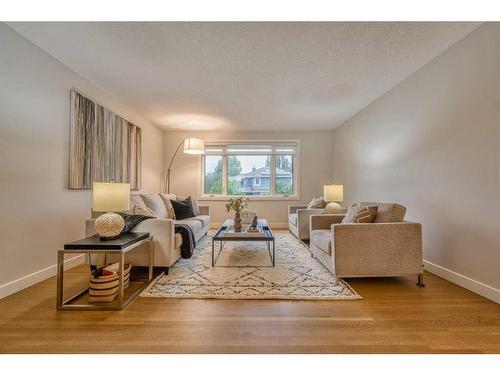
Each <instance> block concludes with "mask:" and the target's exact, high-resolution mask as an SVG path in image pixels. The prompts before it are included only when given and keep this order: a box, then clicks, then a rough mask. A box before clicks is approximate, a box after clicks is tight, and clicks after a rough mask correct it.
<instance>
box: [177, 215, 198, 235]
mask: <svg viewBox="0 0 500 375" xmlns="http://www.w3.org/2000/svg"><path fill="white" fill-rule="evenodd" d="M175 223H176V224H185V225H188V226H189V227H190V228H191V230H192V231H193V232H198V231H199V230H201V228H202V224H201V221H200V220H196V219H195V218H194V217H193V218H191V219H184V220H176V221H175Z"/></svg>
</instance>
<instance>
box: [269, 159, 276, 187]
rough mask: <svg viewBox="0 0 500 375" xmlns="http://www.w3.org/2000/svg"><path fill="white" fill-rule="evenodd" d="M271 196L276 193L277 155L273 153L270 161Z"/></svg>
mask: <svg viewBox="0 0 500 375" xmlns="http://www.w3.org/2000/svg"><path fill="white" fill-rule="evenodd" d="M270 169H271V170H270V174H269V176H270V178H271V196H272V195H276V155H274V154H273V155H271V163H270Z"/></svg>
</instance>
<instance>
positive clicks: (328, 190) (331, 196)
mask: <svg viewBox="0 0 500 375" xmlns="http://www.w3.org/2000/svg"><path fill="white" fill-rule="evenodd" d="M323 193H324V196H325V201H327V202H342V201H343V200H344V185H324V186H323Z"/></svg>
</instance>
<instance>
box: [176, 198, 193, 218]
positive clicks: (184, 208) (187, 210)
mask: <svg viewBox="0 0 500 375" xmlns="http://www.w3.org/2000/svg"><path fill="white" fill-rule="evenodd" d="M170 202H171V203H172V207H173V208H174V212H175V219H176V220H184V219H189V218H190V217H195V216H196V214H195V212H194V208H193V202H191V197H187V198H186V199H184V200H183V201H176V200H171V201H170Z"/></svg>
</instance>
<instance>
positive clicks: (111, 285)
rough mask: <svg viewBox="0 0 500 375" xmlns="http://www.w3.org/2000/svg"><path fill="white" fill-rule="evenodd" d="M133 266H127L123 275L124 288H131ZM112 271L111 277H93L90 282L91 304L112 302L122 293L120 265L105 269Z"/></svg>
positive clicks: (114, 264) (111, 265) (112, 265)
mask: <svg viewBox="0 0 500 375" xmlns="http://www.w3.org/2000/svg"><path fill="white" fill-rule="evenodd" d="M131 268H132V265H130V264H126V265H125V267H124V274H123V283H124V285H123V288H124V289H127V288H128V287H129V280H130V270H131ZM105 269H107V270H109V271H112V272H113V273H112V274H111V275H107V276H95V275H92V276H91V277H90V280H89V299H88V301H89V302H112V301H113V300H114V299H115V298H116V296H118V293H119V291H120V280H119V277H118V272H117V271H115V269H116V270H118V263H113V264H110V265H108V266H106V267H105Z"/></svg>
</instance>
